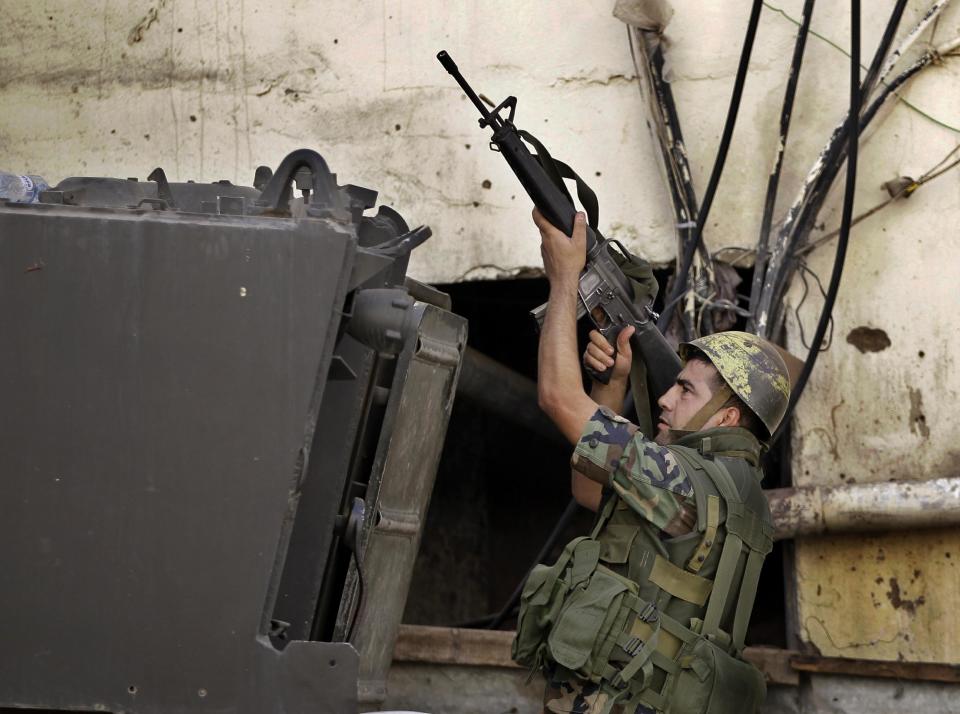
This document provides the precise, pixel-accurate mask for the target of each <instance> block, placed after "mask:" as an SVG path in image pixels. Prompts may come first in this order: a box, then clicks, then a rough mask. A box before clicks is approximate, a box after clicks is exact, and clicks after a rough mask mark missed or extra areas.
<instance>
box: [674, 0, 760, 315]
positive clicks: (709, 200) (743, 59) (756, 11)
mask: <svg viewBox="0 0 960 714" xmlns="http://www.w3.org/2000/svg"><path fill="white" fill-rule="evenodd" d="M762 8H763V0H753V7H752V9H751V10H750V20H749V21H748V23H747V34H746V37H745V38H744V40H743V49H742V50H741V52H740V66H739V67H737V76H736V78H735V79H734V82H733V94H732V95H731V96H730V107H729V108H728V109H727V119H726V123H725V124H724V127H723V135H722V136H721V137H720V147H719V148H718V149H717V158H716V160H715V161H714V163H713V171H712V172H711V174H710V181H709V182H708V183H707V190H706V192H705V193H704V194H703V203H702V204H701V205H700V211H699V212H698V214H697V227H696V229H694V234H693V239H692V240H691V241H690V242H689V243H688V245H687V246H686V249H685V250H684V253H683V258H682V260H681V261H680V266H679V269H678V270H677V274H676V277H675V278H674V285H673V290H672V291H671V292H670V296H669V297H668V298H667V299H666V301H665V305H666V306H667V307H665V308H664V311H663V313H662V314H661V315H660V319H659V320H658V321H657V327H659V328H660V330H661V331H663V330H665V329H666V328H667V325H669V324H670V319H671V318H672V317H673V311H674V309H675V305H676V300H677V298H678V297H679V296H681V295H683V293H684V292H685V291H686V289H687V273H689V272H690V267H691V266H692V265H693V256H694V253H695V252H696V250H697V246H698V245H699V244H700V241H701V240H703V226H704V224H705V223H706V221H707V217H708V216H709V215H710V207H711V206H712V205H713V197H714V194H715V193H716V191H717V185H718V184H719V183H720V175H721V174H722V173H723V165H724V163H725V162H726V160H727V151H728V149H729V148H730V140H731V138H732V137H733V129H734V126H736V123H737V114H738V113H739V111H740V99H741V97H742V95H743V85H744V83H745V81H746V78H747V70H748V69H749V67H750V55H751V54H752V52H753V40H754V38H755V37H756V35H757V26H758V25H759V23H760V10H761V9H762Z"/></svg>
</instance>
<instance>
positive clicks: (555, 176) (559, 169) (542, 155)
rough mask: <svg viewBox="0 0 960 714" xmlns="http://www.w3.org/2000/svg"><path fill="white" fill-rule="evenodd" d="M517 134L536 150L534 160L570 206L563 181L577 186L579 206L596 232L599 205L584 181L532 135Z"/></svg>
mask: <svg viewBox="0 0 960 714" xmlns="http://www.w3.org/2000/svg"><path fill="white" fill-rule="evenodd" d="M518 133H519V134H520V137H521V138H522V139H523V140H524V141H526V142H528V143H530V144H532V145H533V148H535V149H536V150H537V153H536V154H534V158H535V159H536V160H537V161H539V162H540V165H541V166H542V167H543V170H544V171H545V172H546V174H547V176H549V177H550V180H551V181H553V182H554V183H555V184H556V185H557V188H559V189H560V190H561V191H563V193H564V195H565V196H566V197H567V198H569V199H570V203H571V204H572V203H573V199H572V198H571V197H570V192H569V191H568V190H567V187H566V184H564V182H563V179H565V178H568V179H572V180H573V181H574V182H575V183H576V184H577V198H578V199H580V205H582V206H583V210H584V211H586V214H587V222H588V223H589V224H590V227H591V228H593V230H594V231H596V230H597V225H598V222H599V220H600V204H599V203H598V202H597V194H596V193H594V191H593V189H592V188H590V187H589V186H588V185H587V182H586V181H584V180H583V179H582V178H580V176H579V175H577V172H576V171H574V170H573V169H572V168H570V167H569V166H568V165H567V164H565V163H564V162H562V161H557V160H556V159H554V158H553V157H552V156H551V155H550V152H549V151H547V148H546V147H545V146H544V145H543V144H541V143H540V141H539V140H538V139H537V138H536V137H535V136H534V135H533V134H531V133H530V132H528V131H524V130H523V129H519V130H518Z"/></svg>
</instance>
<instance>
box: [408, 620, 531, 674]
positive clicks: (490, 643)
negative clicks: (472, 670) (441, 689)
mask: <svg viewBox="0 0 960 714" xmlns="http://www.w3.org/2000/svg"><path fill="white" fill-rule="evenodd" d="M513 634H514V633H513V632H512V631H510V632H507V631H504V630H464V629H459V628H455V627H427V626H425V625H400V632H399V633H398V635H397V644H396V647H395V648H394V651H393V659H394V660H395V661H398V662H429V663H432V664H457V665H465V666H472V667H510V668H516V669H520V665H518V664H516V663H515V662H514V661H513V660H512V659H510V643H511V642H512V641H513Z"/></svg>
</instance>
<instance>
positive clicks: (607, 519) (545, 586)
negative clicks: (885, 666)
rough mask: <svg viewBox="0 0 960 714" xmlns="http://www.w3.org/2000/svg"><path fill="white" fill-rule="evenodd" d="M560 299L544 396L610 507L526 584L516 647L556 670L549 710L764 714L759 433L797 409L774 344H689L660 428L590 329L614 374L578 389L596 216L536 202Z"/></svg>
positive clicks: (665, 399) (520, 656)
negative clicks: (628, 407)
mask: <svg viewBox="0 0 960 714" xmlns="http://www.w3.org/2000/svg"><path fill="white" fill-rule="evenodd" d="M534 222H535V223H536V225H537V227H538V228H539V229H540V234H541V238H542V245H541V252H542V255H543V263H544V268H545V271H546V274H547V278H548V279H549V282H550V302H549V307H548V310H547V315H546V319H545V322H544V325H543V330H542V333H541V337H540V352H539V381H538V393H539V401H540V406H541V408H542V409H543V410H544V411H545V412H546V413H547V415H548V416H549V417H550V418H551V419H552V420H553V421H554V423H555V424H556V425H557V427H558V428H559V429H560V431H561V432H562V433H563V434H564V436H565V437H566V438H568V439H569V440H570V442H571V443H572V444H574V445H575V451H574V454H573V457H572V460H571V463H572V469H573V471H572V484H571V485H572V490H573V494H574V497H575V498H576V499H577V501H578V502H579V503H580V504H581V505H583V506H586V507H587V508H590V509H592V510H594V511H599V515H598V518H597V522H596V525H595V527H594V530H593V532H592V533H591V535H590V537H588V538H578V539H576V540H575V541H573V542H572V543H571V544H569V545H568V546H567V548H566V549H565V550H564V553H563V555H562V556H561V558H560V560H559V561H558V562H557V564H555V565H553V566H550V567H547V566H538V568H537V569H535V570H534V571H533V572H532V573H531V575H530V577H529V578H528V581H527V584H526V586H525V589H524V596H523V599H522V607H521V614H520V618H519V620H518V628H517V629H518V634H517V639H516V641H515V643H514V657H515V658H516V659H517V660H518V661H520V662H522V663H524V664H527V665H530V666H541V667H542V668H543V669H544V671H545V673H546V676H547V679H548V684H547V692H546V695H545V700H544V711H545V712H578V713H581V714H587V713H589V714H600V713H603V714H607V713H608V712H626V713H627V714H634V712H637V713H646V712H651V713H652V712H654V711H671V712H676V713H679V714H682V713H684V712H701V711H704V712H705V711H707V710H708V706H709V711H710V712H717V713H718V714H720V713H722V712H727V711H730V712H753V711H755V710H756V709H757V708H758V707H759V705H760V703H761V702H762V700H763V697H764V695H765V686H764V684H763V679H762V676H761V675H760V674H759V672H758V671H757V670H756V669H755V668H753V667H752V666H751V665H749V664H747V663H746V662H744V661H743V660H742V659H740V653H741V651H742V649H743V637H744V633H745V631H746V626H747V622H748V620H749V615H750V610H751V609H752V606H753V599H754V596H755V593H756V586H757V579H758V577H759V571H760V566H761V564H762V562H763V558H764V556H765V555H766V554H767V553H768V552H769V550H770V548H771V546H772V526H771V523H770V515H769V511H768V509H767V504H766V499H765V497H764V495H763V492H762V490H761V488H760V480H761V479H762V476H763V474H762V472H761V470H760V454H761V450H762V448H763V447H762V446H761V444H762V443H763V442H764V441H765V440H767V439H769V437H770V434H771V433H773V432H774V431H775V430H776V428H777V426H778V425H779V423H780V420H781V419H782V417H783V414H784V412H785V410H786V405H787V401H788V398H789V392H790V386H789V376H788V373H787V368H786V365H785V364H784V361H783V359H782V358H781V356H780V354H779V353H778V351H777V349H776V348H775V347H774V346H773V345H771V344H770V343H768V342H766V341H764V340H762V339H760V338H758V337H756V336H755V335H751V334H747V333H742V332H726V333H718V334H715V335H710V336H707V337H703V338H700V339H698V340H695V341H693V342H691V343H689V344H684V345H681V357H682V359H683V362H684V367H683V370H682V371H681V372H680V374H679V376H678V377H677V380H676V384H675V385H674V386H673V387H671V388H670V389H669V390H668V391H667V392H666V393H665V394H663V395H662V396H661V397H660V399H659V400H658V405H659V407H660V409H661V413H660V417H659V422H658V424H657V433H656V436H655V440H650V439H649V438H648V436H646V435H644V434H642V433H640V432H639V430H638V429H637V427H635V426H634V425H633V424H631V423H629V422H628V421H627V420H626V419H624V418H623V417H621V416H619V412H620V411H621V410H622V405H623V398H624V394H625V391H626V383H627V377H628V374H629V369H630V360H631V350H630V343H629V337H630V334H632V332H633V328H629V327H628V328H627V329H625V330H624V331H623V332H622V333H621V334H620V336H619V338H618V340H617V351H616V353H614V350H613V348H612V347H611V346H610V345H609V344H607V342H606V340H605V339H604V338H603V337H601V336H600V335H599V333H596V332H594V333H591V340H590V343H589V345H588V347H587V350H586V352H585V354H584V363H585V364H587V365H588V366H590V367H592V368H593V369H594V370H596V371H598V372H601V371H603V370H604V369H606V368H608V367H611V366H612V367H613V372H612V376H611V379H610V382H609V384H607V385H602V384H599V383H594V385H593V387H592V389H591V394H590V395H587V394H586V392H585V391H584V390H583V387H582V381H581V373H580V364H579V361H578V351H577V341H576V328H575V322H576V308H577V301H578V296H577V285H578V277H579V275H580V272H581V270H582V269H583V266H584V262H585V246H586V235H585V217H584V216H583V214H578V216H577V219H576V222H575V227H574V231H573V238H572V240H571V238H568V237H567V236H566V235H564V234H563V233H562V232H560V231H559V230H557V229H556V228H554V227H553V226H552V225H551V224H550V223H549V222H547V221H546V220H545V219H544V218H543V217H542V216H541V215H540V214H539V213H538V212H537V211H534Z"/></svg>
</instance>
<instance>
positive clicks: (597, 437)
mask: <svg viewBox="0 0 960 714" xmlns="http://www.w3.org/2000/svg"><path fill="white" fill-rule="evenodd" d="M571 465H572V466H573V469H574V470H575V471H577V472H579V473H581V474H583V475H584V476H586V477H587V478H589V479H591V480H593V481H597V482H599V483H602V484H604V485H609V486H610V487H611V488H613V490H614V491H616V493H617V495H618V496H620V498H621V499H623V501H624V503H626V504H627V505H628V506H630V508H631V509H633V510H634V511H635V512H636V513H637V514H639V515H640V516H642V517H643V518H645V519H646V520H648V521H650V522H651V523H652V524H653V525H654V526H656V527H657V528H659V529H660V530H662V531H665V532H666V533H668V534H669V535H682V534H683V533H689V532H690V531H691V530H692V528H693V525H694V524H695V523H696V513H697V511H696V505H695V501H694V500H693V484H692V483H691V481H690V479H689V477H688V476H687V475H686V474H685V473H684V472H683V467H682V466H681V465H680V463H679V462H678V461H677V459H676V457H675V456H674V455H673V454H672V453H671V452H670V450H669V449H667V448H665V447H663V446H660V445H659V444H656V443H654V442H652V441H649V440H648V439H647V438H646V437H644V435H643V434H641V433H640V431H639V430H638V429H637V427H636V426H634V425H633V424H631V423H630V422H629V421H627V420H626V419H624V418H623V417H621V416H618V415H616V414H614V413H613V412H612V411H610V410H609V409H607V408H606V407H601V408H600V409H599V410H598V411H597V412H596V413H595V414H594V415H593V416H592V417H591V418H590V419H589V420H588V421H587V424H586V426H585V427H584V429H583V434H582V435H581V437H580V441H579V442H578V443H577V448H576V450H575V451H574V452H573V458H572V459H571Z"/></svg>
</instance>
